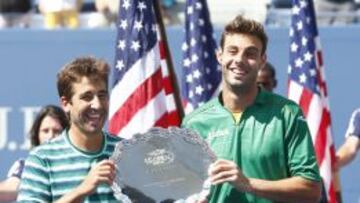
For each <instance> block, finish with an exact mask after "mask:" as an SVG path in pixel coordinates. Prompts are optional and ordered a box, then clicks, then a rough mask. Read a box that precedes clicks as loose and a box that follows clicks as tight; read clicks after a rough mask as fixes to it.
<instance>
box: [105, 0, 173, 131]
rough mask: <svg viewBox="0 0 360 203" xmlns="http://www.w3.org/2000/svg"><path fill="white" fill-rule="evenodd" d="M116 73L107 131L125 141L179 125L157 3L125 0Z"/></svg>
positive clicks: (119, 26)
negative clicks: (154, 129)
mask: <svg viewBox="0 0 360 203" xmlns="http://www.w3.org/2000/svg"><path fill="white" fill-rule="evenodd" d="M116 27H117V39H116V54H115V55H116V58H115V65H114V68H113V71H112V77H113V78H112V79H113V86H112V90H111V95H110V110H109V119H110V122H109V131H110V133H113V134H116V135H118V136H120V137H123V138H131V137H132V135H133V134H135V133H143V132H145V131H147V130H148V129H149V128H151V127H153V126H161V127H167V126H171V125H179V124H180V116H179V112H178V109H177V108H176V105H175V97H174V88H173V86H172V85H171V84H172V81H171V77H170V76H169V71H168V67H167V63H166V57H167V53H166V52H165V49H164V44H163V43H164V42H163V41H162V40H161V37H160V34H159V33H160V32H159V27H158V23H157V21H156V16H155V7H154V1H152V0H151V1H150V0H142V1H141V0H122V1H121V2H120V9H119V19H118V22H117V26H116Z"/></svg>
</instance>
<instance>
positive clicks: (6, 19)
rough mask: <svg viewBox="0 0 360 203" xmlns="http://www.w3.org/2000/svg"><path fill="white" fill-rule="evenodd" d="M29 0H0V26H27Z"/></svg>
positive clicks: (30, 4)
mask: <svg viewBox="0 0 360 203" xmlns="http://www.w3.org/2000/svg"><path fill="white" fill-rule="evenodd" d="M31 8H32V2H31V0H0V28H7V27H28V26H29V23H30V19H31V13H30V11H31Z"/></svg>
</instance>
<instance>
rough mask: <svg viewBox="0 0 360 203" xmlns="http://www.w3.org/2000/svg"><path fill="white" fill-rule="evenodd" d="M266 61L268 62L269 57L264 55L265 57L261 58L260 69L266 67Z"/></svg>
mask: <svg viewBox="0 0 360 203" xmlns="http://www.w3.org/2000/svg"><path fill="white" fill-rule="evenodd" d="M266 61H267V55H266V53H264V54H263V55H261V56H260V68H264V67H265V65H266Z"/></svg>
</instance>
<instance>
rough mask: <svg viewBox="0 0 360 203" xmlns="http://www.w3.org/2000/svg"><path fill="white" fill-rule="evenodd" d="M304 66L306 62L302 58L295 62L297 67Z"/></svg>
mask: <svg viewBox="0 0 360 203" xmlns="http://www.w3.org/2000/svg"><path fill="white" fill-rule="evenodd" d="M303 64H304V61H303V60H301V58H298V59H296V60H295V67H298V68H301V66H302V65H303Z"/></svg>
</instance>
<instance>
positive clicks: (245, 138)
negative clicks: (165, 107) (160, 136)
mask: <svg viewBox="0 0 360 203" xmlns="http://www.w3.org/2000/svg"><path fill="white" fill-rule="evenodd" d="M219 98H221V96H219ZM219 98H216V99H213V100H211V101H209V102H208V103H206V104H204V105H203V106H201V107H200V108H198V109H196V110H195V111H194V112H192V113H191V114H190V115H188V116H186V117H185V119H184V121H183V127H186V128H191V129H193V130H195V131H197V132H198V133H199V134H200V136H201V137H202V138H204V139H205V140H206V141H207V142H208V143H209V145H210V147H211V148H212V150H213V151H214V152H215V154H216V155H217V157H218V158H219V159H227V160H232V161H234V162H235V163H237V164H238V166H239V168H240V169H241V170H242V171H243V173H244V175H245V176H247V177H249V178H258V179H265V180H280V179H284V178H288V177H293V176H300V177H303V178H305V179H308V180H313V181H317V182H318V181H320V175H319V169H318V166H317V163H316V157H315V154H314V148H313V145H312V140H311V136H310V132H309V129H308V126H307V123H306V121H305V119H304V116H303V115H302V112H301V110H300V108H299V106H298V105H297V104H295V103H294V102H292V101H290V100H288V99H286V98H283V97H281V96H279V95H275V94H272V93H269V92H265V91H260V92H259V94H258V95H257V97H256V99H255V102H254V104H253V105H251V106H249V107H247V108H246V110H245V111H244V112H243V113H242V116H241V119H240V121H239V122H235V120H234V118H233V116H232V114H231V112H230V111H228V110H227V109H226V108H224V106H223V105H222V102H221V101H220V99H219ZM210 202H214V203H215V202H231V203H233V202H242V203H246V202H259V203H260V202H261V203H268V202H273V201H271V200H267V199H264V198H260V197H257V196H254V195H252V194H250V193H242V192H238V191H237V190H236V189H235V188H234V187H232V186H231V185H230V184H228V183H226V184H221V185H218V186H213V188H212V189H211V194H210Z"/></svg>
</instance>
